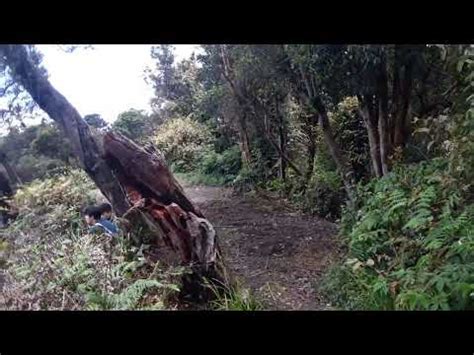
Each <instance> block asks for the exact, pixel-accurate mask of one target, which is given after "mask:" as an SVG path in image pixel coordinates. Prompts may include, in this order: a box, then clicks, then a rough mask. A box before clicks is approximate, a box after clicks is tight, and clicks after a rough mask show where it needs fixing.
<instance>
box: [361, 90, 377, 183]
mask: <svg viewBox="0 0 474 355" xmlns="http://www.w3.org/2000/svg"><path fill="white" fill-rule="evenodd" d="M361 101H362V102H361V103H362V109H361V110H360V112H359V115H360V116H361V117H362V119H363V120H364V123H365V127H366V129H367V135H368V137H369V147H370V160H371V162H372V170H373V173H374V175H375V176H376V177H381V176H382V166H381V162H380V148H379V142H380V140H379V133H378V130H377V127H378V115H377V111H376V109H374V107H373V102H372V98H371V97H370V95H366V96H364V98H363V99H362V100H361Z"/></svg>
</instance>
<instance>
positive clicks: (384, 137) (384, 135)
mask: <svg viewBox="0 0 474 355" xmlns="http://www.w3.org/2000/svg"><path fill="white" fill-rule="evenodd" d="M387 85H388V83H387V64H386V62H385V60H382V63H381V65H380V73H379V76H378V79H377V89H378V101H379V127H378V129H379V141H380V162H381V166H382V174H383V175H386V174H388V171H389V168H388V154H389V149H390V142H389V131H388V123H389V117H388V87H387Z"/></svg>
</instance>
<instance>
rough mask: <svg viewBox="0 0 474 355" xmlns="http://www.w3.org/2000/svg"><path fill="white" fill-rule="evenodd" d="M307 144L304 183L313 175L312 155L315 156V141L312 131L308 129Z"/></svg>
mask: <svg viewBox="0 0 474 355" xmlns="http://www.w3.org/2000/svg"><path fill="white" fill-rule="evenodd" d="M307 135H308V140H309V142H308V146H307V153H306V154H307V160H306V172H305V184H308V183H309V181H310V180H311V176H312V175H313V169H314V157H315V156H316V142H315V137H314V132H313V131H312V130H311V127H310V130H309V132H308V134H307Z"/></svg>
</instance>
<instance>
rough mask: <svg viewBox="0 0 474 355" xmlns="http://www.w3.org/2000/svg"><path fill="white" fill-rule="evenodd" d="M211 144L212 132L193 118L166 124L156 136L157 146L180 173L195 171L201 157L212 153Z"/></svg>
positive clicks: (175, 120) (171, 121)
mask: <svg viewBox="0 0 474 355" xmlns="http://www.w3.org/2000/svg"><path fill="white" fill-rule="evenodd" d="M211 142H212V133H211V131H210V130H209V129H208V128H207V127H206V126H205V125H204V124H201V123H199V122H197V121H195V120H193V119H192V118H191V117H186V118H182V117H180V118H175V119H172V120H170V121H167V122H165V123H164V124H163V125H162V126H161V127H160V129H159V130H158V132H157V134H156V136H155V144H156V145H157V147H158V148H159V149H160V150H161V151H162V152H163V153H164V155H165V157H166V159H167V161H168V162H170V163H171V164H172V166H173V170H175V171H178V172H190V171H192V170H195V169H196V168H197V166H198V164H197V161H198V159H199V157H200V156H201V155H202V154H204V153H205V152H208V151H210V145H211Z"/></svg>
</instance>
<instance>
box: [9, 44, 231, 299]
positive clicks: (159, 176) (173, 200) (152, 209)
mask: <svg viewBox="0 0 474 355" xmlns="http://www.w3.org/2000/svg"><path fill="white" fill-rule="evenodd" d="M0 50H3V52H4V55H5V57H6V61H7V64H8V66H9V67H10V69H11V70H12V72H13V75H14V78H15V80H17V81H18V82H19V83H21V84H22V85H23V86H24V87H25V89H26V90H27V91H28V92H29V93H30V95H31V96H32V98H33V99H34V100H35V101H36V103H37V104H38V105H39V106H40V107H41V108H42V109H43V110H44V111H45V112H46V113H47V114H48V115H49V116H50V117H51V118H52V119H53V120H54V121H56V122H57V123H58V124H59V126H60V128H61V129H62V131H63V133H64V134H65V136H66V137H67V138H68V139H69V140H70V141H71V144H72V146H73V151H74V153H75V154H76V156H77V157H78V160H79V162H80V164H81V167H82V168H83V169H84V170H85V171H86V172H87V173H88V174H89V176H90V177H91V178H92V180H93V181H94V182H95V183H96V185H97V186H98V187H99V189H100V190H101V191H102V192H103V193H104V195H105V196H106V197H107V198H108V199H109V201H110V202H111V204H112V205H113V207H114V210H115V211H116V212H117V215H119V216H121V215H123V214H125V213H128V212H130V210H131V209H133V208H137V209H139V210H140V211H141V212H143V213H142V214H143V215H144V216H145V217H146V218H145V220H146V221H147V222H148V223H150V225H151V226H153V227H155V228H154V230H155V231H157V232H158V234H159V235H160V236H161V237H162V238H163V239H164V240H165V242H166V243H167V244H168V245H169V246H170V247H171V248H172V249H173V250H175V251H176V252H177V254H178V255H179V256H180V261H181V263H182V264H184V265H189V266H190V267H191V269H192V270H193V273H191V274H190V275H187V276H185V280H184V281H185V282H184V288H185V289H184V290H182V291H183V293H184V294H187V293H189V294H190V295H191V296H193V297H194V298H197V299H201V300H202V299H203V298H204V299H207V298H208V297H209V296H210V292H209V289H207V288H205V287H204V285H203V282H202V281H203V277H206V278H211V279H218V280H219V281H221V280H222V281H221V282H224V281H225V277H224V276H225V275H224V271H225V269H224V267H223V262H222V258H221V254H220V253H219V248H218V245H217V236H216V234H215V231H214V229H213V228H212V225H211V224H210V223H209V222H208V221H207V220H206V219H205V218H204V217H203V215H202V213H201V212H200V211H199V210H198V209H197V208H196V207H195V206H194V205H193V204H192V202H191V201H190V200H189V199H188V198H187V197H186V196H185V195H184V192H183V190H182V188H181V187H180V186H179V184H178V183H177V182H176V180H175V179H174V178H173V176H172V175H171V173H170V171H169V170H168V168H167V167H166V165H165V164H164V162H163V160H162V159H161V158H160V156H159V155H158V154H155V153H154V152H152V151H151V150H150V149H144V148H141V147H139V146H137V145H136V144H135V143H133V142H132V141H130V140H128V139H127V138H125V137H123V136H121V135H117V134H113V133H108V134H107V135H105V136H104V138H103V142H102V140H101V141H100V142H98V141H97V140H96V138H95V137H93V136H92V133H91V130H90V129H89V126H88V125H87V123H86V122H85V121H84V120H83V119H82V117H81V116H80V115H79V113H78V112H77V111H76V109H75V108H74V107H73V106H72V105H71V104H70V103H69V102H68V101H67V100H66V99H65V98H64V96H62V95H61V94H60V93H59V92H58V91H57V90H56V89H55V88H54V87H53V86H52V85H51V84H50V83H49V81H48V80H47V79H46V77H45V76H44V75H43V74H42V73H40V71H39V70H38V69H37V68H36V67H35V66H34V64H32V62H31V61H30V60H29V58H28V53H27V51H26V48H25V47H24V46H14V45H13V46H10V45H8V46H2V47H0ZM102 143H103V144H102ZM129 201H130V202H131V203H133V205H134V206H133V207H132V205H131V204H130V202H129Z"/></svg>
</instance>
